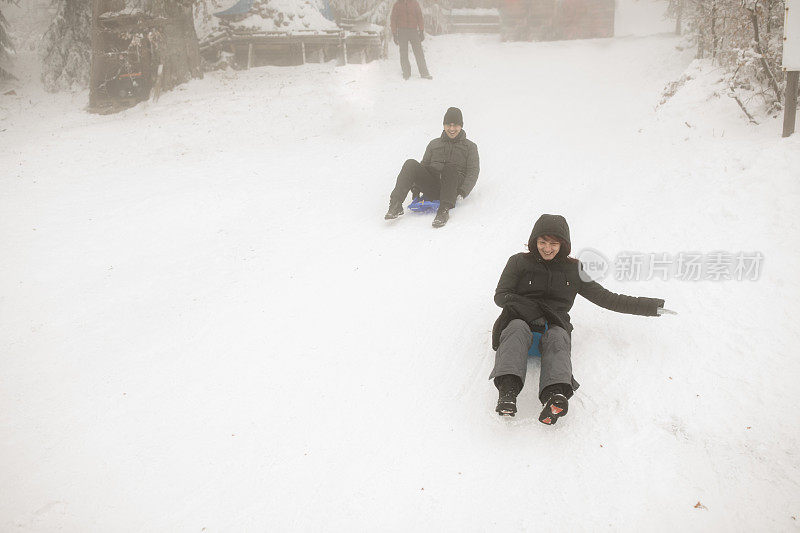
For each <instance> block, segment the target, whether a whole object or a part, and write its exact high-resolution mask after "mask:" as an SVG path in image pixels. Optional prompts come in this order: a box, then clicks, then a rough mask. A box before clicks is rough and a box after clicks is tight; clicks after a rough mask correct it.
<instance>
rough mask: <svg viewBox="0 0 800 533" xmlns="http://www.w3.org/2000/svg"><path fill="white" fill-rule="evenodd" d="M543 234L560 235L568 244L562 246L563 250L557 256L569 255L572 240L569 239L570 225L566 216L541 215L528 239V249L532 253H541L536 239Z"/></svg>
mask: <svg viewBox="0 0 800 533" xmlns="http://www.w3.org/2000/svg"><path fill="white" fill-rule="evenodd" d="M542 235H552V236H553V237H558V238H559V239H562V240H563V241H564V243H565V244H566V246H564V245H562V246H561V250H559V252H558V255H557V256H556V257H566V256H568V255H569V253H570V251H571V250H572V242H571V241H570V239H569V225H568V224H567V219H566V218H564V217H562V216H561V215H542V216H540V217H539V220H537V221H536V224H534V225H533V231H531V237H530V239H528V250H530V251H531V253H534V252H535V253H536V255H539V251H538V249H537V248H536V239H538V238H539V237H541V236H542Z"/></svg>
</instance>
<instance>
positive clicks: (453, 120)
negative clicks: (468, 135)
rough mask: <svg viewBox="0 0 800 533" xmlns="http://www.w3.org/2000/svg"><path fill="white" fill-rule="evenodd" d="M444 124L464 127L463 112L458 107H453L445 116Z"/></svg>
mask: <svg viewBox="0 0 800 533" xmlns="http://www.w3.org/2000/svg"><path fill="white" fill-rule="evenodd" d="M442 124H458V125H459V126H461V127H463V126H464V117H463V116H462V115H461V110H460V109H459V108H457V107H451V108H449V109H448V110H447V113H445V114H444V122H442Z"/></svg>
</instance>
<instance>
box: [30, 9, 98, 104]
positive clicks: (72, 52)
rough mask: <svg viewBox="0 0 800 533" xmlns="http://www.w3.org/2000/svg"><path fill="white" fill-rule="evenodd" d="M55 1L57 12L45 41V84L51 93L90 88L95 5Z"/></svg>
mask: <svg viewBox="0 0 800 533" xmlns="http://www.w3.org/2000/svg"><path fill="white" fill-rule="evenodd" d="M54 1H55V2H57V4H58V11H57V12H56V16H55V19H53V22H52V24H50V28H49V29H48V30H47V32H46V33H45V34H44V37H43V47H42V83H43V84H44V87H45V89H47V90H48V91H52V92H55V91H60V90H69V89H73V88H83V87H87V86H88V85H89V66H90V64H91V58H92V53H91V50H92V39H91V29H92V2H89V1H87V0H54Z"/></svg>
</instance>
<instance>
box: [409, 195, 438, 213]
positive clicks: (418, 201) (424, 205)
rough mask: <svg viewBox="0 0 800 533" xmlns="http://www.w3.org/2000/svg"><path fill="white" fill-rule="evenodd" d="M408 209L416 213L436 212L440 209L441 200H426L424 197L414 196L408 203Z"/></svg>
mask: <svg viewBox="0 0 800 533" xmlns="http://www.w3.org/2000/svg"><path fill="white" fill-rule="evenodd" d="M408 210H409V211H414V212H415V213H435V212H436V211H438V210H439V200H426V199H425V198H424V197H422V196H420V197H419V198H414V200H413V201H412V202H411V203H410V204H408Z"/></svg>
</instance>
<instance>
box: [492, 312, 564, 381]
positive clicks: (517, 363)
mask: <svg viewBox="0 0 800 533" xmlns="http://www.w3.org/2000/svg"><path fill="white" fill-rule="evenodd" d="M532 342H533V333H531V329H530V328H529V327H528V324H526V323H525V321H524V320H519V319H517V320H512V321H511V322H509V323H508V326H506V328H505V329H504V330H503V331H502V333H500V346H499V347H498V348H497V354H496V355H495V358H494V370H492V373H491V375H490V376H489V379H494V378H496V377H497V376H504V375H506V374H513V375H515V376H519V378H520V379H521V380H522V383H523V384H524V383H525V371H526V370H527V368H528V366H527V365H528V350H529V349H530V347H531V343H532ZM539 351H540V352H542V371H541V374H540V375H539V394H540V395H541V394H542V390H544V388H545V387H547V386H548V385H555V384H556V383H568V384H571V385H572V389H573V390H575V389H577V388H578V382H576V381H575V380H574V379H573V377H572V358H571V351H572V340H571V339H570V336H569V333H567V330H565V329H564V328H560V327H558V326H550V327H549V328H548V329H547V331H545V332H544V335H542V338H541V340H540V341H539Z"/></svg>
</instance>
